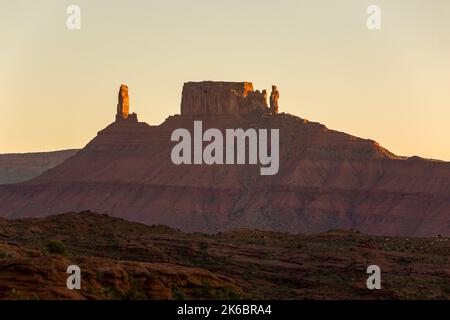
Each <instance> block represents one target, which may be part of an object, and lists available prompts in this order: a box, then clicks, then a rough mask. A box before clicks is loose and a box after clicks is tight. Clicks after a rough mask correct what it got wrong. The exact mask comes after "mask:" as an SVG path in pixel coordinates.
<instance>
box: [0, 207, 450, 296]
mask: <svg viewBox="0 0 450 320" xmlns="http://www.w3.org/2000/svg"><path fill="white" fill-rule="evenodd" d="M449 252H450V239H449V238H443V237H433V238H413V239H408V238H399V237H378V236H367V235H364V234H361V233H358V232H354V231H343V230H342V231H340V230H335V231H329V232H326V233H321V234H309V235H287V234H282V233H276V232H263V231H255V230H247V229H240V230H232V231H228V232H225V233H220V234H216V235H207V234H199V233H197V234H187V233H183V232H181V231H178V230H174V229H171V228H168V227H165V226H147V225H143V224H138V223H133V222H128V221H126V220H123V219H117V218H111V217H108V216H106V215H99V214H94V213H90V212H83V213H67V214H61V215H56V216H51V217H47V218H44V219H20V220H4V219H0V298H2V299H4V298H8V299H24V298H25V299H27V298H30V299H43V298H47V299H48V298H51V299H55V298H56V299H57V298H60V299H237V298H251V299H449V298H450V280H449V279H450V268H449V267H448V266H449V261H448V259H449V255H448V253H449ZM69 264H77V265H78V266H79V267H80V268H81V270H82V289H81V290H80V291H70V290H67V289H66V287H65V286H66V279H67V274H66V268H67V266H68V265H69ZM372 264H376V265H379V266H380V268H381V270H382V290H379V291H378V290H376V292H375V291H371V290H367V288H366V279H367V274H366V268H367V266H369V265H372Z"/></svg>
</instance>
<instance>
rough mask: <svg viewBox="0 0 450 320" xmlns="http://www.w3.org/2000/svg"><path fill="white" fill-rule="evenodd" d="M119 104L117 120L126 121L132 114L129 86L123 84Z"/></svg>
mask: <svg viewBox="0 0 450 320" xmlns="http://www.w3.org/2000/svg"><path fill="white" fill-rule="evenodd" d="M118 100H119V101H118V103H117V118H119V117H120V118H122V119H126V118H128V114H129V112H130V99H129V97H128V86H126V85H124V84H122V85H121V86H120V89H119V97H118Z"/></svg>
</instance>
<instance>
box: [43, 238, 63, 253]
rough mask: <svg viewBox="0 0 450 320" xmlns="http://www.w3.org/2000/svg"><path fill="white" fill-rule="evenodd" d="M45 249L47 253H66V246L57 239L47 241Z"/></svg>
mask: <svg viewBox="0 0 450 320" xmlns="http://www.w3.org/2000/svg"><path fill="white" fill-rule="evenodd" d="M46 247H47V251H48V252H49V253H56V254H65V253H66V246H65V245H64V243H63V242H62V241H59V240H50V241H48V242H47V245H46Z"/></svg>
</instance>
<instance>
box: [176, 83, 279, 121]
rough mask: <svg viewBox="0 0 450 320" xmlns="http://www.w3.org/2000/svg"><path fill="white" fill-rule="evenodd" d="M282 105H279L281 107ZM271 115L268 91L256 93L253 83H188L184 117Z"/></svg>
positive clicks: (185, 89)
mask: <svg viewBox="0 0 450 320" xmlns="http://www.w3.org/2000/svg"><path fill="white" fill-rule="evenodd" d="M277 105H278V104H277ZM251 112H261V113H269V112H270V110H269V107H268V105H267V91H266V90H263V91H259V90H256V91H255V90H253V84H252V83H251V82H215V81H203V82H187V83H185V84H184V86H183V93H182V98H181V115H236V116H239V115H243V114H247V113H251Z"/></svg>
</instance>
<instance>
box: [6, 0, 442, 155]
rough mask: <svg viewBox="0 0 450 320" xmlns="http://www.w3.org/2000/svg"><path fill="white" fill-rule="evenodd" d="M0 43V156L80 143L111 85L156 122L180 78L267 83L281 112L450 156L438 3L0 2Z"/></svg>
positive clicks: (100, 120) (175, 103)
mask: <svg viewBox="0 0 450 320" xmlns="http://www.w3.org/2000/svg"><path fill="white" fill-rule="evenodd" d="M70 4H76V5H79V6H80V8H81V30H76V31H70V30H68V29H67V27H66V19H67V17H68V15H67V14H66V9H67V7H68V6H69V5H70ZM371 4H376V5H378V6H380V7H381V10H382V28H381V30H379V31H370V30H368V29H367V27H366V19H367V17H368V15H367V13H366V9H367V7H368V6H369V5H371ZM0 39H1V43H2V44H1V50H0V99H1V102H0V104H1V107H2V115H1V117H0V138H1V139H0V153H10V152H30V151H48V150H59V149H68V148H81V147H83V146H84V145H85V144H87V143H88V142H89V140H91V139H92V138H93V137H94V136H95V135H96V133H97V132H98V131H100V130H101V129H103V128H104V127H105V126H106V125H108V124H109V123H111V122H112V121H113V120H114V115H115V111H116V104H117V91H118V89H119V86H120V84H121V83H125V84H127V85H128V87H129V94H130V105H131V111H132V112H136V113H137V114H138V116H139V120H140V121H145V122H147V123H149V124H153V125H155V124H159V123H161V122H162V121H164V119H165V118H166V117H168V116H169V115H172V114H176V113H179V107H180V100H181V90H182V86H183V83H184V82H186V81H201V80H223V81H251V82H253V84H254V87H255V88H256V89H270V87H271V85H272V84H276V85H278V88H279V90H280V96H281V97H280V111H281V112H288V113H291V114H294V115H297V116H300V117H302V118H306V119H308V120H310V121H317V122H320V123H323V124H325V125H326V126H327V127H328V128H331V129H336V130H339V131H345V132H347V133H350V134H353V135H356V136H360V137H363V138H371V139H374V140H376V141H378V142H379V143H380V144H381V145H383V146H384V147H386V148H388V149H389V150H390V151H392V152H394V153H396V154H399V155H406V156H411V155H419V156H422V157H428V158H437V159H443V160H450V1H448V0H430V1H424V0H395V1H393V0H371V1H366V0H341V1H334V0H291V1H288V0H281V1H273V0H272V1H265V0H246V1H235V0H223V1H217V0H191V1H186V0H183V1H181V0H180V1H175V0H164V1H163V0H160V1H151V0H146V1H144V0H142V1H138V0H130V1H112V0H104V1H102V0H95V1H92V0H89V1H87V0H86V1H84V0H83V1H82V0H71V1H54V0H48V1H39V0H33V1H32V0H28V1H20V0H0ZM281 143H282V141H281Z"/></svg>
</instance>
